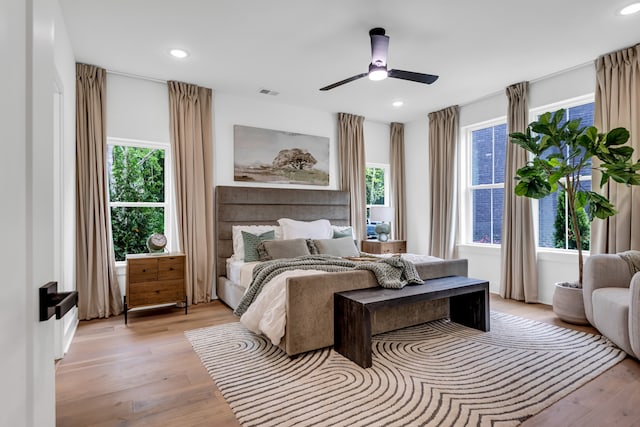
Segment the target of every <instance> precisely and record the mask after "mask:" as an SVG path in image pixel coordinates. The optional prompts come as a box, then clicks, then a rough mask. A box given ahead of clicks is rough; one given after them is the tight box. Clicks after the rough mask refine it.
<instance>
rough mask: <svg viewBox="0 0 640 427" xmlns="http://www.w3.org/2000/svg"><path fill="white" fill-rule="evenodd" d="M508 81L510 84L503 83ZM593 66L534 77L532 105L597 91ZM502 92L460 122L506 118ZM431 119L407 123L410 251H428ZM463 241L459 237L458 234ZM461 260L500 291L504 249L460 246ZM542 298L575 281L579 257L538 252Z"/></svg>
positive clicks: (467, 109)
mask: <svg viewBox="0 0 640 427" xmlns="http://www.w3.org/2000/svg"><path fill="white" fill-rule="evenodd" d="M507 84H509V83H506V84H505V86H506V85H507ZM595 84H596V80H595V70H594V67H593V64H587V65H583V66H580V67H576V68H573V69H571V70H567V71H565V72H562V73H558V74H555V75H553V76H549V77H547V78H543V79H540V80H537V81H534V82H533V83H531V84H530V86H529V108H536V107H540V106H543V105H547V104H551V103H554V102H558V101H562V100H566V99H570V98H575V97H578V96H581V95H586V94H590V93H593V91H594V89H595ZM507 105H508V102H507V98H506V95H505V94H504V92H501V93H495V94H490V95H488V96H486V97H484V98H482V99H480V100H478V101H476V102H473V103H470V104H467V105H463V106H461V107H460V126H461V127H462V126H468V125H471V124H474V123H479V122H483V121H487V120H492V119H496V118H499V117H503V116H505V115H506V112H507ZM428 137H429V135H428V119H427V117H426V114H425V118H424V119H421V120H418V121H414V122H411V123H408V124H406V126H405V156H406V158H405V161H406V167H407V196H408V197H407V222H408V230H409V236H408V239H407V247H408V249H409V250H410V251H411V252H424V253H426V250H428V239H429V227H428V224H429V218H428V211H427V209H428V206H429V190H428V182H427V181H426V180H425V177H426V176H427V175H428V167H427V166H428V155H427V151H428V149H427V147H428ZM458 242H460V236H458ZM457 253H458V257H459V258H467V259H468V260H469V275H470V276H471V277H478V278H484V279H487V280H489V281H490V287H491V291H492V292H498V291H499V289H500V270H501V267H500V264H501V258H500V249H499V248H496V247H487V246H482V245H473V244H458V245H457ZM537 265H538V293H539V301H540V302H543V303H546V304H551V300H552V297H553V283H554V282H557V281H572V280H576V279H577V275H578V272H577V255H576V254H574V253H570V252H565V251H560V250H546V249H544V250H539V251H538V259H537Z"/></svg>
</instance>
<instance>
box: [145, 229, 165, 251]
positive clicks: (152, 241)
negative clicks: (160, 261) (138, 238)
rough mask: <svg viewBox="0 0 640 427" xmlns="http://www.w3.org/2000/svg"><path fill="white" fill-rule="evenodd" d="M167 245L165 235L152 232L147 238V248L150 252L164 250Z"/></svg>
mask: <svg viewBox="0 0 640 427" xmlns="http://www.w3.org/2000/svg"><path fill="white" fill-rule="evenodd" d="M165 246H167V237H166V236H165V235H164V234H161V233H154V234H152V235H151V236H149V238H148V239H147V248H149V252H151V253H159V252H164V248H165Z"/></svg>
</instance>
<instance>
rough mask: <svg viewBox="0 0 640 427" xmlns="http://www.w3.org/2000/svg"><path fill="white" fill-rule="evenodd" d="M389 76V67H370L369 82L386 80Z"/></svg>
mask: <svg viewBox="0 0 640 427" xmlns="http://www.w3.org/2000/svg"><path fill="white" fill-rule="evenodd" d="M388 76H389V73H388V72H387V67H380V66H376V65H373V64H371V65H370V66H369V80H373V81H378V80H384V79H386V78H387V77H388Z"/></svg>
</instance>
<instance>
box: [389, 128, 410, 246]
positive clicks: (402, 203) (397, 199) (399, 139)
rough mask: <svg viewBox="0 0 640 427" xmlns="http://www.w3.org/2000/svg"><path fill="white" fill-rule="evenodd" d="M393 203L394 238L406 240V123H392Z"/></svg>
mask: <svg viewBox="0 0 640 427" xmlns="http://www.w3.org/2000/svg"><path fill="white" fill-rule="evenodd" d="M389 158H390V159H391V203H392V204H393V210H394V216H393V238H394V239H397V240H406V238H407V212H406V200H405V199H406V195H405V177H404V124H402V123H391V145H390V153H389Z"/></svg>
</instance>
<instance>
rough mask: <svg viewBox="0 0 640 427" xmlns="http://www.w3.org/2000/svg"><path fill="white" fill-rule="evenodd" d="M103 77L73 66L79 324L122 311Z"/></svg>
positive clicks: (98, 72) (89, 68)
mask: <svg viewBox="0 0 640 427" xmlns="http://www.w3.org/2000/svg"><path fill="white" fill-rule="evenodd" d="M106 75H107V74H106V70H104V69H102V68H98V67H95V66H93V65H86V64H76V287H77V290H78V318H79V319H83V320H87V319H93V318H96V317H109V316H113V315H116V314H119V313H121V312H122V300H121V296H120V287H119V286H118V279H117V277H116V268H115V255H114V252H113V246H112V245H111V215H110V212H109V204H108V200H109V199H108V193H107V192H108V186H107V175H106V154H107V140H106V131H105V129H106V123H105V112H106V102H105V95H106Z"/></svg>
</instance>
